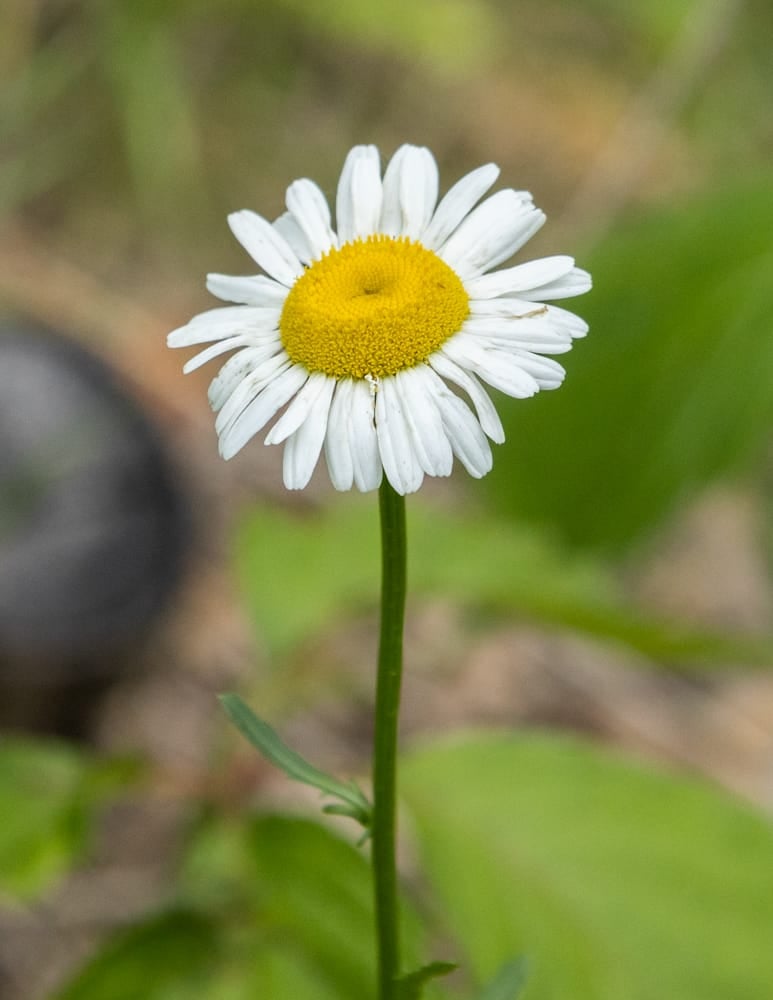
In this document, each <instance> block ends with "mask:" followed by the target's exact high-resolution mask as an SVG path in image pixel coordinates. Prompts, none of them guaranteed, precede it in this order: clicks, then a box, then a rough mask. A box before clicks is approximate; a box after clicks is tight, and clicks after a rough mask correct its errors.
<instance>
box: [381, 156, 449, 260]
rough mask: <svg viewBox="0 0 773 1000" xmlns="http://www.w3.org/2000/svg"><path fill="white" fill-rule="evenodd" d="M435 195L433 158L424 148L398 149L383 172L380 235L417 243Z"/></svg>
mask: <svg viewBox="0 0 773 1000" xmlns="http://www.w3.org/2000/svg"><path fill="white" fill-rule="evenodd" d="M437 195H438V168H437V163H436V162H435V157H434V156H433V155H432V153H430V151H429V150H428V149H426V148H425V147H424V146H409V145H405V146H401V147H400V148H399V149H398V150H397V152H396V153H395V155H394V156H393V157H392V159H391V160H390V161H389V164H388V166H387V168H386V171H385V172H384V199H383V206H382V209H381V222H380V225H379V229H380V231H381V232H382V233H385V234H386V235H387V236H407V237H409V238H410V239H414V240H415V239H418V237H419V236H420V235H421V233H422V232H423V231H424V229H425V228H426V227H427V225H428V224H429V221H430V219H431V218H432V213H433V212H434V211H435V205H436V203H437Z"/></svg>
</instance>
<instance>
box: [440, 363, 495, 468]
mask: <svg viewBox="0 0 773 1000" xmlns="http://www.w3.org/2000/svg"><path fill="white" fill-rule="evenodd" d="M438 382H439V383H440V386H441V387H442V388H440V387H439V388H438V389H437V392H436V396H435V398H436V399H437V402H438V407H439V409H440V414H441V417H442V420H443V427H444V429H445V432H446V435H447V436H448V440H449V441H450V443H451V447H452V448H453V451H454V454H455V455H456V457H457V458H458V459H459V461H460V462H461V463H462V465H463V466H464V467H465V469H466V470H467V471H468V472H469V474H470V475H471V476H474V477H475V478H476V479H480V478H481V477H482V476H485V475H486V473H487V472H490V471H491V466H492V464H493V459H492V457H491V448H490V447H489V443H488V441H487V440H486V435H485V434H484V433H483V430H482V428H481V426H480V424H479V423H478V421H477V420H476V419H475V416H474V415H473V413H472V411H471V410H470V409H469V407H467V406H466V405H465V404H464V403H463V402H462V400H461V399H459V397H458V396H455V395H454V393H452V392H451V391H450V390H449V389H448V388H447V387H446V386H444V385H443V383H442V381H441V380H440V379H438ZM443 389H445V391H443Z"/></svg>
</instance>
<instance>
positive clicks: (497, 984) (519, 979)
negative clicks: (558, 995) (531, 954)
mask: <svg viewBox="0 0 773 1000" xmlns="http://www.w3.org/2000/svg"><path fill="white" fill-rule="evenodd" d="M528 976H529V963H528V961H527V960H526V959H525V958H524V957H523V956H521V957H519V958H514V959H512V961H510V962H505V964H504V965H503V966H502V968H501V969H500V970H499V972H498V973H497V974H496V975H495V976H494V978H493V979H492V980H491V982H490V983H489V984H488V986H486V988H485V989H484V990H483V992H482V993H480V994H478V998H477V1000H518V997H519V996H520V995H521V993H522V992H523V990H524V988H525V986H526V982H527V979H528Z"/></svg>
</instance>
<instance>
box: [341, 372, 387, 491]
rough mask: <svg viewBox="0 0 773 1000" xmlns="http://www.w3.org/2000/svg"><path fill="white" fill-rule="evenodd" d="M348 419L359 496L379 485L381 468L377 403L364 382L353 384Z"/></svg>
mask: <svg viewBox="0 0 773 1000" xmlns="http://www.w3.org/2000/svg"><path fill="white" fill-rule="evenodd" d="M349 418H350V425H349V446H350V448H351V452H352V464H353V465H354V485H355V486H356V487H357V489H358V490H359V491H360V492H361V493H368V492H370V490H375V489H378V487H379V486H380V485H381V480H382V478H383V474H384V469H383V466H382V463H381V455H380V453H379V446H378V434H377V432H376V401H375V397H374V395H373V390H372V388H371V386H370V385H369V384H368V383H367V382H364V381H361V380H360V381H356V382H354V383H353V385H352V399H351V409H350V414H349Z"/></svg>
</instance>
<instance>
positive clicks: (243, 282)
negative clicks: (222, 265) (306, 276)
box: [207, 274, 287, 307]
mask: <svg viewBox="0 0 773 1000" xmlns="http://www.w3.org/2000/svg"><path fill="white" fill-rule="evenodd" d="M207 288H208V289H209V291H210V292H211V293H212V294H213V295H216V296H217V297H218V298H219V299H224V300H225V301H226V302H241V303H243V304H244V305H247V306H274V307H276V306H281V305H282V303H283V302H284V300H285V299H286V298H287V289H286V288H285V286H284V285H280V284H279V282H278V281H274V280H273V279H272V278H267V277H266V276H265V275H264V274H255V275H250V276H249V277H234V276H233V275H230V274H208V275H207Z"/></svg>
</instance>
